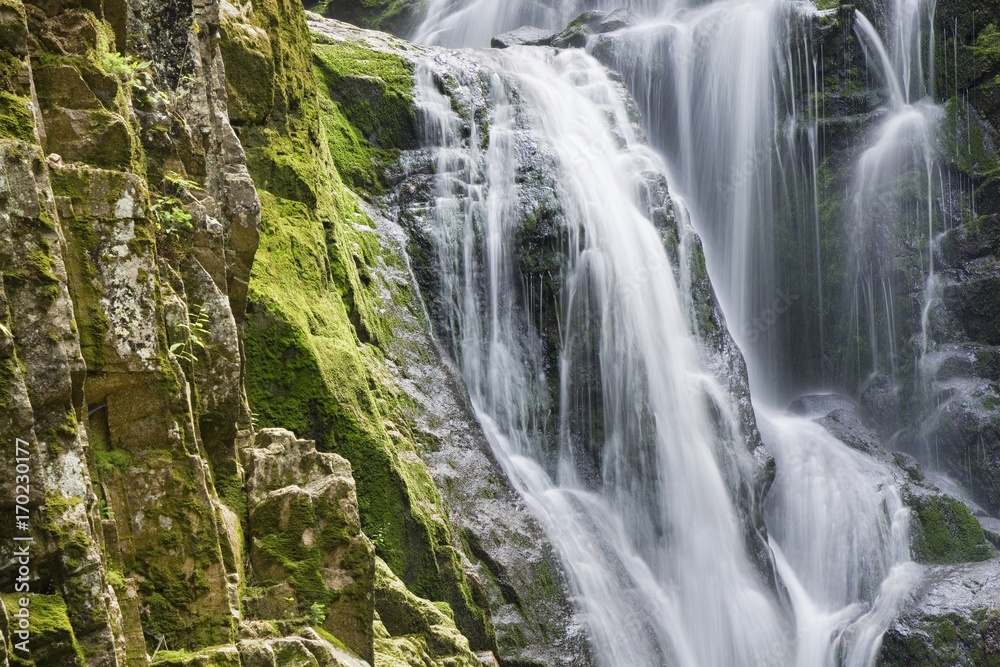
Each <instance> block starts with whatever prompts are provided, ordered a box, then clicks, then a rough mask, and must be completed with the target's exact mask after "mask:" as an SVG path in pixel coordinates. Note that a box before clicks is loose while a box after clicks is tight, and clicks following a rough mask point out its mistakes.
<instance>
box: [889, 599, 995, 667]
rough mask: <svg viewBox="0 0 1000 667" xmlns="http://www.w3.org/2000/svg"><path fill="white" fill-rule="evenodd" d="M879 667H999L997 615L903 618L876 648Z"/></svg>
mask: <svg viewBox="0 0 1000 667" xmlns="http://www.w3.org/2000/svg"><path fill="white" fill-rule="evenodd" d="M877 664H878V665H880V667H912V666H913V665H919V666H920V667H1000V615H998V613H997V611H996V610H992V609H975V610H971V611H970V612H968V613H967V614H958V613H948V614H944V615H941V616H924V617H921V618H918V619H907V620H906V623H905V627H900V626H899V625H896V626H893V627H892V628H890V629H889V631H888V632H887V633H886V634H885V636H884V638H883V640H882V646H881V648H880V649H879V654H878V661H877Z"/></svg>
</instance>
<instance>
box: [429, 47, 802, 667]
mask: <svg viewBox="0 0 1000 667" xmlns="http://www.w3.org/2000/svg"><path fill="white" fill-rule="evenodd" d="M469 57H473V56H472V54H469ZM474 57H475V59H476V61H477V63H478V64H479V65H480V66H481V67H482V68H483V69H484V70H485V71H486V72H488V73H489V77H490V78H489V85H488V90H487V91H486V94H487V95H489V98H490V109H491V111H492V114H491V118H490V124H489V136H488V140H486V141H483V138H480V137H477V136H475V134H473V136H471V137H469V138H468V140H466V138H465V136H464V133H463V132H462V128H463V127H465V124H464V123H463V121H462V117H461V115H460V114H459V113H457V112H456V111H455V110H454V109H452V107H451V105H450V104H449V103H448V102H447V101H446V100H443V99H441V93H440V92H439V90H438V86H437V85H436V83H435V82H434V80H433V77H432V76H431V75H430V74H429V71H425V72H423V73H422V74H421V76H420V77H419V82H420V85H419V95H418V97H419V98H420V100H421V101H422V107H423V109H424V112H425V114H427V124H428V126H429V127H431V128H432V130H431V137H432V138H433V139H434V140H435V141H437V142H439V143H440V145H441V146H442V150H441V151H440V154H439V158H438V164H437V172H438V174H447V176H446V177H445V178H442V179H441V183H440V186H439V187H440V190H439V192H438V195H437V202H436V206H435V212H434V221H433V228H434V233H435V234H436V235H438V247H439V249H440V262H441V266H440V268H441V274H442V282H443V285H442V291H443V294H444V297H443V299H442V301H443V302H444V303H445V304H447V305H446V315H445V319H446V321H447V322H448V325H447V327H446V328H447V329H448V330H449V331H450V332H451V333H452V334H453V336H452V341H451V345H452V348H453V349H454V350H455V351H456V354H457V356H458V360H459V364H460V366H461V369H462V373H463V376H464V377H465V379H466V383H467V385H468V387H469V391H470V394H471V397H472V402H473V405H474V407H475V409H476V412H477V414H478V416H479V419H480V421H481V422H482V424H483V426H484V428H485V430H486V432H487V435H488V436H489V438H490V441H491V442H492V443H493V445H494V446H495V448H496V453H497V455H498V458H499V459H500V460H501V462H502V464H503V465H504V468H505V469H506V471H507V473H508V474H509V476H510V478H511V479H512V481H513V482H514V483H515V485H516V486H517V488H518V489H519V491H520V492H521V493H522V495H523V496H524V498H525V500H526V501H527V503H528V505H529V506H530V507H531V508H532V509H533V510H534V512H535V514H536V516H538V517H539V519H540V520H541V521H542V523H543V526H544V527H545V529H546V532H547V534H548V536H549V537H550V539H551V540H552V541H553V543H554V545H555V546H556V548H557V549H558V550H559V552H560V554H561V556H562V559H563V561H564V562H565V564H566V566H567V569H568V570H569V572H570V575H571V581H572V582H573V584H574V587H575V589H576V590H575V591H574V592H575V594H576V595H577V596H578V599H579V600H580V603H581V605H582V607H583V609H584V612H585V615H586V617H587V620H588V623H589V626H590V628H591V634H592V637H593V644H594V650H595V653H596V655H597V657H598V660H599V662H600V664H606V665H650V666H652V665H660V664H677V665H690V666H695V665H740V664H755V661H757V660H759V659H760V658H761V657H762V656H770V655H772V654H773V653H774V651H775V650H776V649H775V647H779V649H778V650H780V647H781V646H783V644H784V637H785V634H784V630H783V627H782V624H783V620H782V618H781V614H780V610H779V609H778V606H777V605H776V603H775V600H774V599H773V597H772V596H771V595H770V594H769V593H768V591H767V589H766V587H765V585H764V581H763V577H762V576H761V575H760V574H759V573H758V572H756V571H755V569H754V567H753V565H752V564H751V562H750V560H749V558H748V557H747V554H746V544H745V537H744V533H743V530H744V528H743V526H742V525H741V521H740V518H739V516H738V514H737V511H736V508H735V507H734V504H733V501H732V500H731V489H732V488H733V487H734V486H738V485H739V484H740V482H741V480H743V479H745V478H747V477H749V476H750V475H751V474H752V473H751V470H752V468H753V466H754V462H753V459H752V457H751V456H750V453H749V452H748V451H747V450H746V448H745V445H744V441H743V437H742V435H741V433H740V427H739V423H738V420H737V418H736V415H735V409H734V407H733V406H732V405H731V404H730V402H729V399H728V397H727V396H726V395H725V392H724V391H723V390H722V388H721V387H720V386H719V385H718V383H717V381H716V380H715V378H714V377H713V376H711V375H710V374H709V373H708V372H706V370H705V369H704V368H703V366H702V365H701V363H699V360H700V358H701V352H700V351H699V349H698V345H697V344H696V342H695V340H694V337H693V333H692V328H691V326H692V325H691V320H690V318H689V316H688V313H687V312H686V311H685V309H684V306H683V298H682V297H681V295H680V292H679V290H678V285H677V282H676V280H675V276H674V273H673V271H672V270H671V261H670V259H669V258H668V256H667V251H666V249H665V247H664V240H663V237H662V236H661V232H662V231H664V230H661V229H658V228H657V227H656V225H654V222H653V221H652V218H653V217H654V216H653V210H652V209H653V208H655V207H659V208H660V209H661V212H662V211H665V210H669V208H670V203H669V202H667V201H665V200H664V197H665V194H664V193H665V190H664V189H662V188H660V189H657V188H656V187H655V184H656V182H657V180H660V179H662V176H660V179H658V178H657V175H659V174H662V173H663V169H664V166H663V164H662V162H661V160H660V159H659V157H658V156H657V155H656V154H655V153H653V152H652V151H650V150H649V149H648V148H647V147H646V146H644V145H643V144H642V143H641V142H640V141H639V137H638V136H637V134H636V131H635V128H634V127H633V126H632V122H631V120H630V117H629V116H630V111H629V109H628V108H627V106H626V105H625V103H624V101H623V90H622V89H621V87H620V86H619V85H618V84H615V83H614V82H613V81H612V80H611V79H609V78H608V76H607V73H606V71H605V70H604V68H603V67H602V66H600V64H599V63H597V62H596V61H595V60H594V59H593V58H591V57H590V56H588V55H586V54H585V53H583V52H580V51H564V52H562V53H560V54H552V53H548V52H543V51H510V52H503V53H488V54H475V56H474ZM452 71H454V72H456V73H458V74H459V75H460V74H461V73H462V72H463V71H464V72H468V71H469V68H467V67H455V68H454V69H453V70H452ZM464 84H465V86H467V87H469V88H475V87H477V86H479V85H480V77H479V74H478V72H475V71H474V72H473V75H472V76H471V77H470V79H469V80H468V81H467V82H464ZM519 143H520V144H526V145H521V146H519V145H518V144H519ZM484 144H485V145H486V147H485V148H483V145H484ZM529 151H530V153H538V154H542V155H544V156H545V158H544V159H543V160H541V161H540V163H539V164H533V163H528V164H525V157H526V154H528V155H530V153H529ZM539 165H540V166H542V167H544V168H545V169H546V171H547V176H546V178H545V182H544V184H542V185H541V186H540V189H542V190H545V189H546V188H548V187H552V188H554V192H553V193H552V197H553V202H552V206H555V207H558V209H559V210H558V213H557V214H556V215H558V217H559V218H560V222H559V224H560V225H561V227H562V230H563V232H564V233H565V236H566V238H565V252H566V253H567V257H566V258H565V268H564V271H565V274H564V275H563V276H562V277H561V280H562V282H563V285H564V287H563V291H564V295H563V299H562V304H561V310H560V313H561V315H560V321H561V322H562V331H561V332H560V337H561V339H562V340H561V345H560V348H561V355H560V358H559V360H558V367H557V368H550V369H546V368H545V362H544V360H543V359H542V351H541V350H542V342H541V341H540V340H538V337H539V336H540V335H541V332H539V331H538V330H533V327H532V318H531V317H530V311H531V310H533V308H532V307H530V306H529V307H528V308H526V309H524V310H526V311H528V312H524V311H522V310H521V309H520V308H519V307H518V303H519V302H530V299H529V298H527V297H525V298H523V299H522V298H520V297H521V295H522V292H523V291H525V285H524V284H523V283H522V282H521V280H520V279H519V276H518V275H517V271H516V269H515V257H514V256H515V254H516V253H518V252H519V251H520V249H519V248H518V247H517V246H516V245H514V243H513V241H514V239H515V238H516V237H517V234H518V230H519V229H520V228H521V227H522V225H523V218H522V215H521V211H520V210H519V208H518V206H517V202H518V201H519V194H518V192H517V191H516V190H517V188H518V185H517V184H518V181H519V180H523V178H524V173H523V171H524V170H525V168H537V167H538V166H539ZM657 196H659V198H660V200H659V201H657V200H656V197H657ZM557 270H558V269H557ZM527 291H528V292H529V295H530V291H531V290H530V287H529V288H528V289H527ZM551 305H552V304H550V307H551ZM555 305H556V307H559V304H555ZM537 306H538V307H542V306H543V304H537ZM591 338H593V339H591ZM588 346H589V347H591V348H592V350H591V352H592V354H593V356H591V354H588V353H587V352H586V350H585V349H584V348H586V347H588ZM546 370H548V371H549V372H551V373H553V374H555V375H556V378H557V379H558V384H557V386H558V389H557V391H558V392H560V394H561V395H560V396H559V401H558V403H559V405H560V406H561V409H562V410H563V411H564V414H562V415H560V417H559V421H562V422H565V420H566V419H567V415H566V414H565V412H566V411H568V410H569V409H570V406H571V405H573V400H572V397H571V396H570V393H571V392H573V391H575V390H577V389H578V387H577V386H576V382H577V380H576V378H578V377H580V376H582V375H584V374H587V373H593V374H594V375H595V376H596V377H595V378H593V381H594V382H597V383H598V384H599V387H600V392H599V398H598V400H600V401H601V404H600V405H597V406H593V407H592V414H591V415H590V417H592V418H593V419H594V420H595V421H598V422H599V425H598V430H599V431H600V432H601V434H602V437H601V438H600V441H598V442H594V441H590V442H584V443H573V442H570V441H569V437H568V436H566V434H567V433H568V432H569V431H570V429H569V428H568V427H566V426H565V425H564V426H563V427H561V428H560V433H562V434H564V436H565V437H562V438H560V439H559V441H558V442H556V443H555V444H554V447H555V449H556V452H555V454H554V457H555V462H554V465H546V462H547V461H548V460H549V459H550V458H551V457H552V453H551V452H549V451H547V447H546V445H547V443H546V438H545V434H544V433H543V432H542V430H543V429H542V424H543V423H544V421H545V419H544V415H542V414H539V412H540V411H543V410H545V409H546V408H547V407H548V406H550V405H551V404H552V403H553V399H554V398H555V397H553V396H549V395H548V392H549V386H548V382H547V379H548V378H546V377H545V372H546ZM581 452H582V453H584V454H586V453H588V452H589V453H590V455H591V456H593V457H594V458H595V459H596V461H595V462H594V463H593V466H592V467H593V468H594V469H595V473H594V474H595V476H596V477H597V478H598V479H599V483H597V484H594V483H593V480H588V479H584V478H582V477H581V475H580V474H579V470H580V469H581V465H580V462H579V461H578V460H577V459H578V457H579V456H580V455H581ZM727 474H728V478H727ZM766 664H770V660H769V661H768V662H767V663H766Z"/></svg>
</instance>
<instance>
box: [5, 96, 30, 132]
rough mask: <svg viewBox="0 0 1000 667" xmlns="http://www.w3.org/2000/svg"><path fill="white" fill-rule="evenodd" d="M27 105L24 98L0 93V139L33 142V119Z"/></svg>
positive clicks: (26, 100)
mask: <svg viewBox="0 0 1000 667" xmlns="http://www.w3.org/2000/svg"><path fill="white" fill-rule="evenodd" d="M28 104H29V100H28V99H27V98H25V97H19V96H17V95H13V94H11V93H8V92H7V91H0V139H18V140H20V141H31V142H33V141H34V140H35V119H34V116H32V115H31V111H30V110H29V109H28Z"/></svg>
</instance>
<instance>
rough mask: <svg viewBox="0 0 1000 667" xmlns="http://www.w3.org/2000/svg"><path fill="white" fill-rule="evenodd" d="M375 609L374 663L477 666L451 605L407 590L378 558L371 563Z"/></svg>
mask: <svg viewBox="0 0 1000 667" xmlns="http://www.w3.org/2000/svg"><path fill="white" fill-rule="evenodd" d="M375 609H376V610H377V611H378V615H379V621H378V622H377V624H376V631H375V652H376V664H378V665H396V664H402V665H413V664H429V665H448V666H449V667H481V663H480V662H479V659H478V658H477V657H476V656H475V654H473V653H472V651H470V650H469V640H468V639H466V638H465V637H464V636H463V635H462V633H461V632H459V630H458V628H457V627H456V626H455V620H454V618H453V615H452V613H451V608H450V607H448V606H447V605H446V604H444V603H433V602H430V601H428V600H424V599H422V598H419V597H417V596H416V595H414V594H413V593H411V592H410V591H409V590H408V589H407V588H406V586H405V585H404V584H403V582H402V581H400V580H399V579H398V578H397V577H396V575H394V574H393V573H392V570H390V569H389V567H388V566H387V565H386V564H385V562H384V561H382V560H381V559H379V560H378V561H377V562H376V565H375ZM379 626H381V627H379Z"/></svg>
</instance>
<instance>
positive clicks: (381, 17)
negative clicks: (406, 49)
mask: <svg viewBox="0 0 1000 667" xmlns="http://www.w3.org/2000/svg"><path fill="white" fill-rule="evenodd" d="M305 5H306V8H307V9H309V10H311V11H314V12H318V13H320V14H323V15H324V16H327V17H329V18H331V19H337V20H339V21H346V22H347V23H353V24H354V25H357V26H361V27H362V28H371V29H373V30H384V31H385V32H391V33H393V34H394V35H399V36H400V37H407V36H408V35H409V34H410V33H411V32H412V31H413V29H414V28H416V27H417V25H418V24H419V22H420V19H421V18H422V16H423V14H424V11H425V8H426V6H427V2H426V0H321V1H319V2H317V1H316V0H311V1H310V2H306V3H305Z"/></svg>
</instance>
